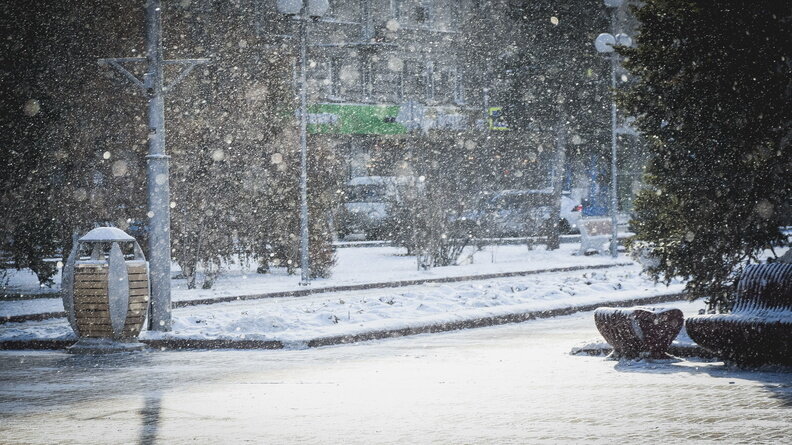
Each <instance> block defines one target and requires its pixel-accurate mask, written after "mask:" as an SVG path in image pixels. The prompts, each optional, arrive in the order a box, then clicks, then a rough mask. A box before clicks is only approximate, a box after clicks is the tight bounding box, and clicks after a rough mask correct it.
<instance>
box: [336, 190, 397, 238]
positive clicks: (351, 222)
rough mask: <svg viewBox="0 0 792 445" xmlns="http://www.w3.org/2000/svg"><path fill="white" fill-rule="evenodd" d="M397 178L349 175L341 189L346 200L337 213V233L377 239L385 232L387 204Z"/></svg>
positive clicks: (392, 197)
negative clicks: (348, 179) (355, 176)
mask: <svg viewBox="0 0 792 445" xmlns="http://www.w3.org/2000/svg"><path fill="white" fill-rule="evenodd" d="M401 181H403V179H401V178H396V177H393V176H360V177H357V178H352V179H351V180H350V181H349V182H348V183H347V185H346V187H345V189H344V195H345V198H346V201H345V203H344V204H343V205H342V206H341V210H340V212H339V215H338V217H337V224H338V234H339V237H340V238H342V239H343V238H346V237H348V236H350V235H352V234H360V235H363V236H365V238H366V239H381V238H382V237H383V236H384V235H387V231H388V228H389V224H390V223H391V217H392V211H391V206H392V205H393V203H394V202H395V200H396V196H397V186H398V184H399V183H400V182H401Z"/></svg>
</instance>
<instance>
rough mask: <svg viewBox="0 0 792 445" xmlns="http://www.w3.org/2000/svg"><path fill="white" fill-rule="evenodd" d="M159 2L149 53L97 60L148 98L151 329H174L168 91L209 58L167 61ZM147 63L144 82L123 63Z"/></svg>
mask: <svg viewBox="0 0 792 445" xmlns="http://www.w3.org/2000/svg"><path fill="white" fill-rule="evenodd" d="M160 3H161V2H160V0H149V1H147V2H146V57H114V58H103V59H99V64H100V65H107V66H110V67H112V68H113V69H115V70H116V71H118V72H120V73H121V74H123V75H124V76H125V77H126V78H127V79H128V80H130V81H131V82H132V83H133V84H134V85H135V86H137V87H138V88H140V90H141V91H142V92H143V93H144V94H145V95H146V96H147V97H148V125H149V128H148V148H149V150H148V156H146V160H147V174H146V182H147V192H148V204H149V211H148V217H149V233H148V238H149V270H150V279H151V302H150V307H151V312H150V313H149V329H150V330H155V331H163V332H167V331H170V330H171V283H170V280H171V240H170V203H171V199H170V185H169V184H170V173H169V165H168V164H169V159H170V156H168V155H167V153H166V151H165V95H166V93H168V92H170V91H171V89H172V88H173V87H175V86H176V84H178V83H179V82H180V81H181V80H182V79H184V78H185V76H187V75H188V74H189V73H190V72H191V71H192V70H193V69H194V68H195V67H196V66H198V65H204V64H207V63H209V59H175V60H166V59H164V57H163V54H162V7H161V4H160ZM135 63H147V64H148V69H147V70H146V73H145V74H144V75H143V80H140V79H138V78H137V77H136V76H135V75H134V74H132V72H131V71H129V70H127V69H126V68H125V67H124V64H135ZM165 65H176V66H180V67H182V70H181V73H179V75H178V76H176V78H175V79H173V80H172V81H171V82H169V83H166V82H165V76H164V73H163V68H164V66H165Z"/></svg>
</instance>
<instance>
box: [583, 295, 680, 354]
mask: <svg viewBox="0 0 792 445" xmlns="http://www.w3.org/2000/svg"><path fill="white" fill-rule="evenodd" d="M594 322H595V324H596V325H597V329H598V330H599V331H600V334H602V336H603V337H604V338H605V341H607V342H608V343H609V344H610V345H611V346H612V347H613V353H612V354H611V357H612V358H619V359H620V358H626V359H636V358H650V359H664V358H669V357H670V356H669V355H668V354H667V353H666V351H667V350H668V347H669V346H670V345H671V342H672V341H674V339H675V338H676V336H677V335H678V334H679V331H680V330H681V329H682V325H683V323H684V316H683V314H682V311H680V310H679V309H674V308H664V307H644V306H638V307H630V308H612V307H601V308H597V310H596V311H594Z"/></svg>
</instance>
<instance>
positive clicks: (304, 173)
mask: <svg viewBox="0 0 792 445" xmlns="http://www.w3.org/2000/svg"><path fill="white" fill-rule="evenodd" d="M307 22H308V1H307V0H304V1H303V2H302V7H301V8H300V23H299V36H300V285H302V286H307V285H309V284H311V261H310V256H309V239H308V236H309V231H308V80H307V73H306V70H307V69H308V64H307V59H308V23H307Z"/></svg>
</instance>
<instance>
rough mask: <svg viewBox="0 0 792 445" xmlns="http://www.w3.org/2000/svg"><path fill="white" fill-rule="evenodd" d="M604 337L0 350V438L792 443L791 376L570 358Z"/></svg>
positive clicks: (583, 319)
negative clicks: (74, 352)
mask: <svg viewBox="0 0 792 445" xmlns="http://www.w3.org/2000/svg"><path fill="white" fill-rule="evenodd" d="M694 307H695V308H697V307H698V305H695V306H689V307H686V309H688V310H691V309H692V308H694ZM596 337H597V333H596V331H595V328H594V324H593V319H592V314H591V313H583V314H577V315H572V316H567V317H560V318H555V319H546V320H534V321H529V322H525V323H521V324H518V325H508V326H500V327H493V328H482V329H474V330H469V331H461V332H453V333H445V334H433V335H421V336H416V337H409V338H402V339H396V340H384V341H375V342H369V343H362V344H356V345H348V346H337V347H328V348H320V349H314V350H297V351H294V350H292V351H289V350H284V351H208V352H172V353H139V354H128V355H125V354H120V355H113V356H107V357H100V358H93V357H80V356H70V355H67V354H63V353H55V352H39V353H20V352H0V437H2V438H3V439H2V442H4V443H52V442H63V443H169V444H170V443H188V442H189V443H243V442H252V443H268V444H272V443H275V444H279V443H301V444H302V443H317V444H327V443H345V444H346V443H360V444H372V443H393V444H403V443H416V444H419V443H421V444H422V443H442V444H444V443H449V444H459V443H476V444H478V443H495V444H503V443H536V442H551V443H557V442H582V441H599V442H605V443H620V442H621V443H640V442H644V443H647V442H651V443H659V442H669V443H676V442H698V443H700V442H712V443H715V442H717V443H741V442H751V443H784V442H787V441H788V440H789V437H792V423H791V422H789V419H790V418H792V373H789V372H782V371H780V370H776V371H775V372H769V371H764V372H746V371H740V370H734V369H729V368H725V367H723V366H722V364H720V363H709V362H692V361H683V362H678V363H663V364H646V363H638V364H636V363H618V362H612V361H607V360H605V359H603V358H601V357H578V356H571V355H569V354H568V351H569V350H570V349H571V347H572V346H574V345H576V344H578V343H579V342H581V341H586V340H590V339H595V338H596Z"/></svg>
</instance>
